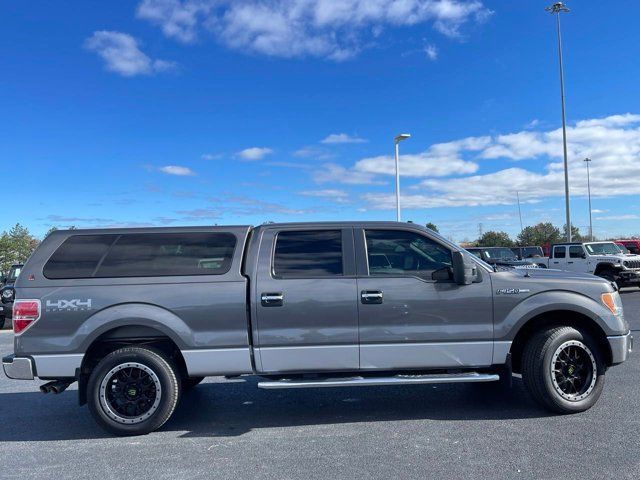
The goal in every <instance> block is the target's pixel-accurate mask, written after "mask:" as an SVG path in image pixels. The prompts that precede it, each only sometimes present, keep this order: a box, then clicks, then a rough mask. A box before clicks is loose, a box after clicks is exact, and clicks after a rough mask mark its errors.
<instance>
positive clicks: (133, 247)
mask: <svg viewBox="0 0 640 480" xmlns="http://www.w3.org/2000/svg"><path fill="white" fill-rule="evenodd" d="M235 244H236V238H235V236H233V235H232V234H230V233H163V234H158V233H147V234H125V235H117V234H108V235H74V236H72V237H69V238H68V239H67V240H65V241H64V243H63V244H62V245H61V246H60V248H58V250H56V252H55V253H54V254H53V255H52V256H51V259H50V260H49V261H48V262H47V264H46V265H45V267H44V275H45V277H47V278H50V279H63V278H90V277H101V278H104V277H152V276H168V275H221V274H224V273H226V272H228V271H229V269H230V268H231V260H232V258H233V251H234V247H235Z"/></svg>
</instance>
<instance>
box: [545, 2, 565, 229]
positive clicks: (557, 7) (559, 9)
mask: <svg viewBox="0 0 640 480" xmlns="http://www.w3.org/2000/svg"><path fill="white" fill-rule="evenodd" d="M545 10H546V11H547V12H551V13H553V14H555V16H556V23H557V26H558V58H559V61H560V99H561V101H562V145H563V147H564V197H565V198H564V202H565V209H566V215H567V241H568V242H570V241H571V213H570V209H569V162H568V160H567V121H566V114H565V107H564V67H563V65H562V35H561V34H560V14H561V13H565V12H569V9H568V8H567V7H566V6H565V4H564V3H562V2H556V3H554V4H553V5H551V6H550V7H546V8H545Z"/></svg>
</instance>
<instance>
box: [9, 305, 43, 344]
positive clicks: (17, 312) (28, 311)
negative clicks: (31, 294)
mask: <svg viewBox="0 0 640 480" xmlns="http://www.w3.org/2000/svg"><path fill="white" fill-rule="evenodd" d="M39 318H40V300H16V301H15V303H14V304H13V333H15V334H16V335H18V334H20V333H22V332H24V331H25V330H26V329H27V328H29V327H30V326H31V325H33V324H34V323H36V322H37V321H38V319H39Z"/></svg>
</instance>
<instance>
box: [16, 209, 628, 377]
mask: <svg viewBox="0 0 640 480" xmlns="http://www.w3.org/2000/svg"><path fill="white" fill-rule="evenodd" d="M363 228H375V229H402V230H409V231H412V232H416V233H417V234H419V235H424V236H426V237H429V238H430V239H432V240H434V241H436V242H438V243H441V244H442V245H444V246H446V247H447V248H449V249H451V250H452V251H459V247H457V246H456V245H453V244H451V243H450V242H448V241H447V240H446V239H444V238H442V237H440V236H438V235H435V234H434V233H433V232H431V231H428V230H426V229H424V228H422V227H419V226H417V225H414V224H399V223H396V222H343V223H313V224H270V225H263V226H260V227H256V228H255V229H251V228H250V227H248V226H240V227H186V228H159V229H115V230H109V231H108V232H109V233H127V232H130V233H138V232H159V233H160V232H162V233H164V232H209V231H224V232H230V233H232V234H234V235H235V236H236V237H237V240H238V241H237V248H236V251H235V254H234V258H233V261H232V265H231V269H230V271H229V272H228V273H226V274H224V275H203V276H181V277H177V276H174V277H171V276H170V277H153V278H120V279H104V278H101V279H97V278H96V279H83V280H48V279H46V278H44V277H43V275H42V266H43V265H44V263H45V262H46V260H47V259H48V258H49V256H50V255H51V254H52V253H53V252H54V251H55V249H56V248H57V247H58V246H59V245H60V244H61V243H62V242H63V241H64V240H65V239H66V238H67V237H68V236H69V235H72V234H92V233H98V232H103V231H67V232H63V231H60V232H55V233H54V234H52V235H50V236H49V237H47V239H46V240H45V241H44V242H43V243H42V245H41V246H40V247H39V248H38V249H37V250H36V252H35V253H34V255H33V256H32V258H31V259H30V260H29V261H28V262H27V264H26V265H25V267H24V269H23V272H22V275H21V276H20V277H19V279H18V282H17V285H16V287H17V297H18V298H38V299H41V300H42V302H43V313H42V318H41V319H40V320H39V321H38V322H37V323H36V324H35V325H33V326H32V327H31V328H29V329H28V330H27V331H26V332H25V333H24V334H22V335H20V336H17V337H16V339H15V345H14V349H15V352H16V354H18V355H56V354H60V355H67V356H68V355H82V354H83V353H84V352H86V350H87V349H88V348H89V346H90V345H91V344H92V342H94V341H95V340H96V339H97V338H99V337H100V336H101V335H103V334H107V333H110V332H113V329H115V328H124V327H126V328H132V327H133V328H146V329H147V332H148V331H155V332H158V334H161V335H165V336H168V337H169V338H171V339H172V340H173V341H174V342H175V344H176V345H177V346H178V347H179V348H180V349H181V350H183V351H185V352H189V353H188V354H187V355H185V358H187V359H188V365H187V366H188V368H189V370H190V371H191V372H197V374H198V375H206V374H220V373H229V374H235V373H247V372H249V371H251V370H252V369H253V366H252V364H251V355H250V354H251V352H252V351H253V352H254V354H255V366H256V370H257V372H269V373H277V372H305V371H335V370H339V371H353V370H357V369H359V368H362V369H378V370H393V369H401V368H439V367H473V366H488V365H491V364H492V363H494V362H496V361H498V362H500V361H504V358H505V356H506V352H508V345H510V343H509V342H510V341H511V340H512V339H513V338H514V337H515V335H516V333H517V332H518V331H519V329H520V328H521V327H522V326H523V325H524V324H525V323H526V322H527V321H528V320H529V319H531V318H533V317H534V316H536V315H540V314H544V313H545V312H549V311H557V310H568V311H573V312H576V313H581V314H584V315H585V316H586V317H588V318H590V319H592V320H593V321H594V322H595V323H596V324H597V325H598V326H599V327H600V328H601V329H602V331H603V332H604V333H605V334H606V335H608V336H620V335H624V334H626V333H627V332H628V330H629V327H628V324H627V323H626V322H625V321H624V320H623V319H620V318H618V317H615V316H614V315H612V314H611V313H610V312H609V311H608V310H607V309H605V308H604V307H603V306H602V304H601V302H600V296H601V294H602V293H604V292H611V291H613V287H612V286H611V285H610V284H608V283H607V282H606V281H604V280H603V279H600V278H598V277H594V276H591V275H580V274H573V273H572V274H568V273H566V272H557V271H553V270H529V271H523V270H509V271H498V272H494V271H493V270H492V269H489V268H485V266H484V265H482V264H481V263H478V269H479V270H480V271H481V275H480V278H479V280H478V281H477V282H476V283H472V284H471V285H457V284H455V283H452V282H433V281H430V280H428V279H418V278H415V277H402V276H400V277H384V278H383V277H371V276H369V275H368V273H367V272H366V271H365V269H366V259H365V258H366V257H364V247H363V243H362V242H363V240H362V235H361V232H362V229H363ZM312 229H341V230H343V242H344V244H343V253H344V256H345V263H344V265H345V272H344V275H343V276H341V277H335V278H307V279H281V278H276V277H275V276H274V275H273V272H272V269H271V262H272V255H273V248H274V239H275V237H276V235H277V233H278V232H279V231H282V230H312ZM245 244H247V246H246V252H245V248H244V247H245ZM465 255H467V254H465ZM363 259H364V260H363ZM363 262H364V268H363ZM509 289H519V291H518V292H517V293H515V294H500V293H498V292H500V291H503V290H509ZM363 290H374V291H378V290H379V291H382V292H383V297H384V299H383V302H382V304H378V305H375V304H374V305H365V304H363V303H362V302H361V301H360V294H361V292H362V291H363ZM263 293H278V294H280V293H281V294H282V295H283V304H282V306H277V307H265V306H262V305H261V302H260V297H261V295H262V294H263ZM247 298H249V305H247ZM69 299H80V300H83V301H84V300H87V299H91V308H90V309H86V310H85V309H77V310H74V309H71V310H69V309H62V310H56V309H55V308H51V309H48V308H47V307H46V305H47V301H49V300H50V301H51V302H52V303H53V304H55V303H56V302H57V301H59V300H69ZM149 329H152V330H149ZM127 331H129V330H127ZM494 340H495V341H496V342H497V343H496V344H495V345H494ZM70 358H75V357H70ZM67 366H68V364H67V363H65V372H67V370H66V368H67ZM49 373H51V372H49ZM194 374H195V373H194Z"/></svg>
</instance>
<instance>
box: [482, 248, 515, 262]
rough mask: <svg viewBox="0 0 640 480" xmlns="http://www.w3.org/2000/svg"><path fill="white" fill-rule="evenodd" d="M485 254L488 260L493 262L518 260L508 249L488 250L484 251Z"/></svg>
mask: <svg viewBox="0 0 640 480" xmlns="http://www.w3.org/2000/svg"><path fill="white" fill-rule="evenodd" d="M484 254H485V255H486V257H487V258H490V259H492V260H507V261H513V260H517V259H516V256H515V255H514V253H513V252H512V251H511V249H510V248H506V247H504V248H501V247H498V248H486V249H484Z"/></svg>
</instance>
